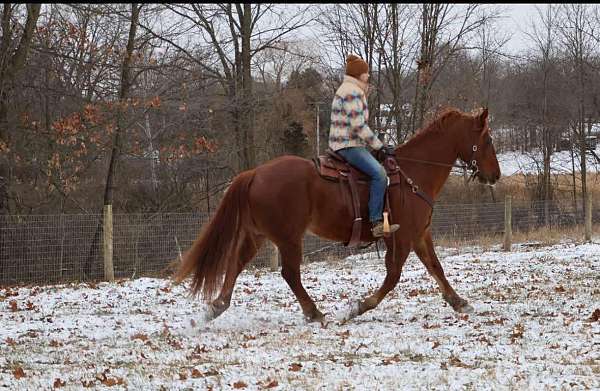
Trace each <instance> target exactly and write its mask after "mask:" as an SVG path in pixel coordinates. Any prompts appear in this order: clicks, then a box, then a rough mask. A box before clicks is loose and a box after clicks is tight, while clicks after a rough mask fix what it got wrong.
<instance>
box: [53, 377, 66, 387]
mask: <svg viewBox="0 0 600 391" xmlns="http://www.w3.org/2000/svg"><path fill="white" fill-rule="evenodd" d="M65 384H67V383H66V382H64V381H62V380H61V379H60V378H56V379H54V386H53V387H54V388H60V387H64V385H65Z"/></svg>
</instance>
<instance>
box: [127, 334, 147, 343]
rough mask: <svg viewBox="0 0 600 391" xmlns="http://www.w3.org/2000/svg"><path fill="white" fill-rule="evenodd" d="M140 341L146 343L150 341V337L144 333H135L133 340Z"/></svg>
mask: <svg viewBox="0 0 600 391" xmlns="http://www.w3.org/2000/svg"><path fill="white" fill-rule="evenodd" d="M134 339H139V340H140V341H143V342H146V341H147V340H148V336H147V335H146V334H143V333H135V334H133V335H132V336H131V340H132V341H133V340H134Z"/></svg>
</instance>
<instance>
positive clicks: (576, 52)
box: [558, 4, 599, 212]
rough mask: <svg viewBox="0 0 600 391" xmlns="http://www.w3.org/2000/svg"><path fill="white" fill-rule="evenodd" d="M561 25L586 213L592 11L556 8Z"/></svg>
mask: <svg viewBox="0 0 600 391" xmlns="http://www.w3.org/2000/svg"><path fill="white" fill-rule="evenodd" d="M559 15H560V22H559V23H558V32H559V37H560V45H561V48H562V50H563V51H564V53H565V55H566V57H567V59H568V60H569V63H570V64H571V65H572V69H573V71H574V72H573V78H572V82H573V85H574V87H575V88H574V91H575V98H576V102H577V103H576V105H575V106H576V107H575V110H574V112H573V115H572V118H571V119H572V129H573V131H574V133H575V136H576V139H577V144H578V147H579V151H578V152H579V157H580V168H581V195H582V198H583V200H584V202H583V210H584V212H585V208H586V203H585V198H586V196H587V160H586V155H587V153H586V149H587V147H586V144H587V143H586V141H587V140H586V128H587V127H586V120H587V107H586V102H585V96H586V89H587V83H588V81H589V72H590V63H591V61H592V57H593V56H594V55H597V48H598V44H599V42H598V40H596V39H594V38H593V36H594V33H593V24H592V22H591V17H590V16H591V15H593V9H592V6H591V5H586V4H562V5H560V8H559Z"/></svg>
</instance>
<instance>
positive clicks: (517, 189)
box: [438, 173, 600, 203]
mask: <svg viewBox="0 0 600 391" xmlns="http://www.w3.org/2000/svg"><path fill="white" fill-rule="evenodd" d="M587 176H588V180H587V184H588V190H589V191H591V193H592V198H593V199H596V200H600V174H596V173H588V175H587ZM537 183H538V177H537V175H523V174H515V175H511V176H509V177H502V178H501V179H500V181H499V182H498V183H497V184H496V186H495V187H494V190H493V192H494V193H493V196H492V193H491V191H490V187H488V186H484V185H481V184H479V183H469V184H465V181H464V179H463V178H462V177H461V176H456V175H452V176H450V177H449V178H448V181H447V182H446V184H445V185H444V188H443V189H442V192H441V193H440V196H439V201H438V202H444V203H476V202H494V201H502V200H504V198H505V196H506V195H510V196H511V197H512V199H513V200H520V201H531V200H534V199H538V198H539V197H536V192H537ZM552 186H553V190H554V197H555V198H556V199H559V200H565V201H570V200H571V199H572V197H573V177H572V176H570V175H553V176H552ZM576 186H577V196H578V197H579V198H581V178H579V177H577V178H576Z"/></svg>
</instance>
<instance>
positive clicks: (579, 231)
mask: <svg viewBox="0 0 600 391" xmlns="http://www.w3.org/2000/svg"><path fill="white" fill-rule="evenodd" d="M599 231H600V224H594V225H593V226H592V235H593V233H594V232H599ZM584 236H585V233H584V227H583V225H576V226H571V227H560V228H555V227H542V228H539V229H536V230H531V231H527V232H519V231H513V234H512V243H513V244H514V243H527V242H536V243H540V244H542V245H554V244H558V243H560V242H564V241H573V242H583V241H584ZM434 242H435V245H436V246H442V247H452V248H460V247H464V246H474V245H475V246H479V247H481V248H482V249H484V250H490V249H492V248H493V247H494V246H501V245H502V244H503V243H504V236H503V235H485V234H484V235H481V236H478V237H476V238H469V239H468V240H460V239H456V238H449V237H438V238H435V239H434Z"/></svg>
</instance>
